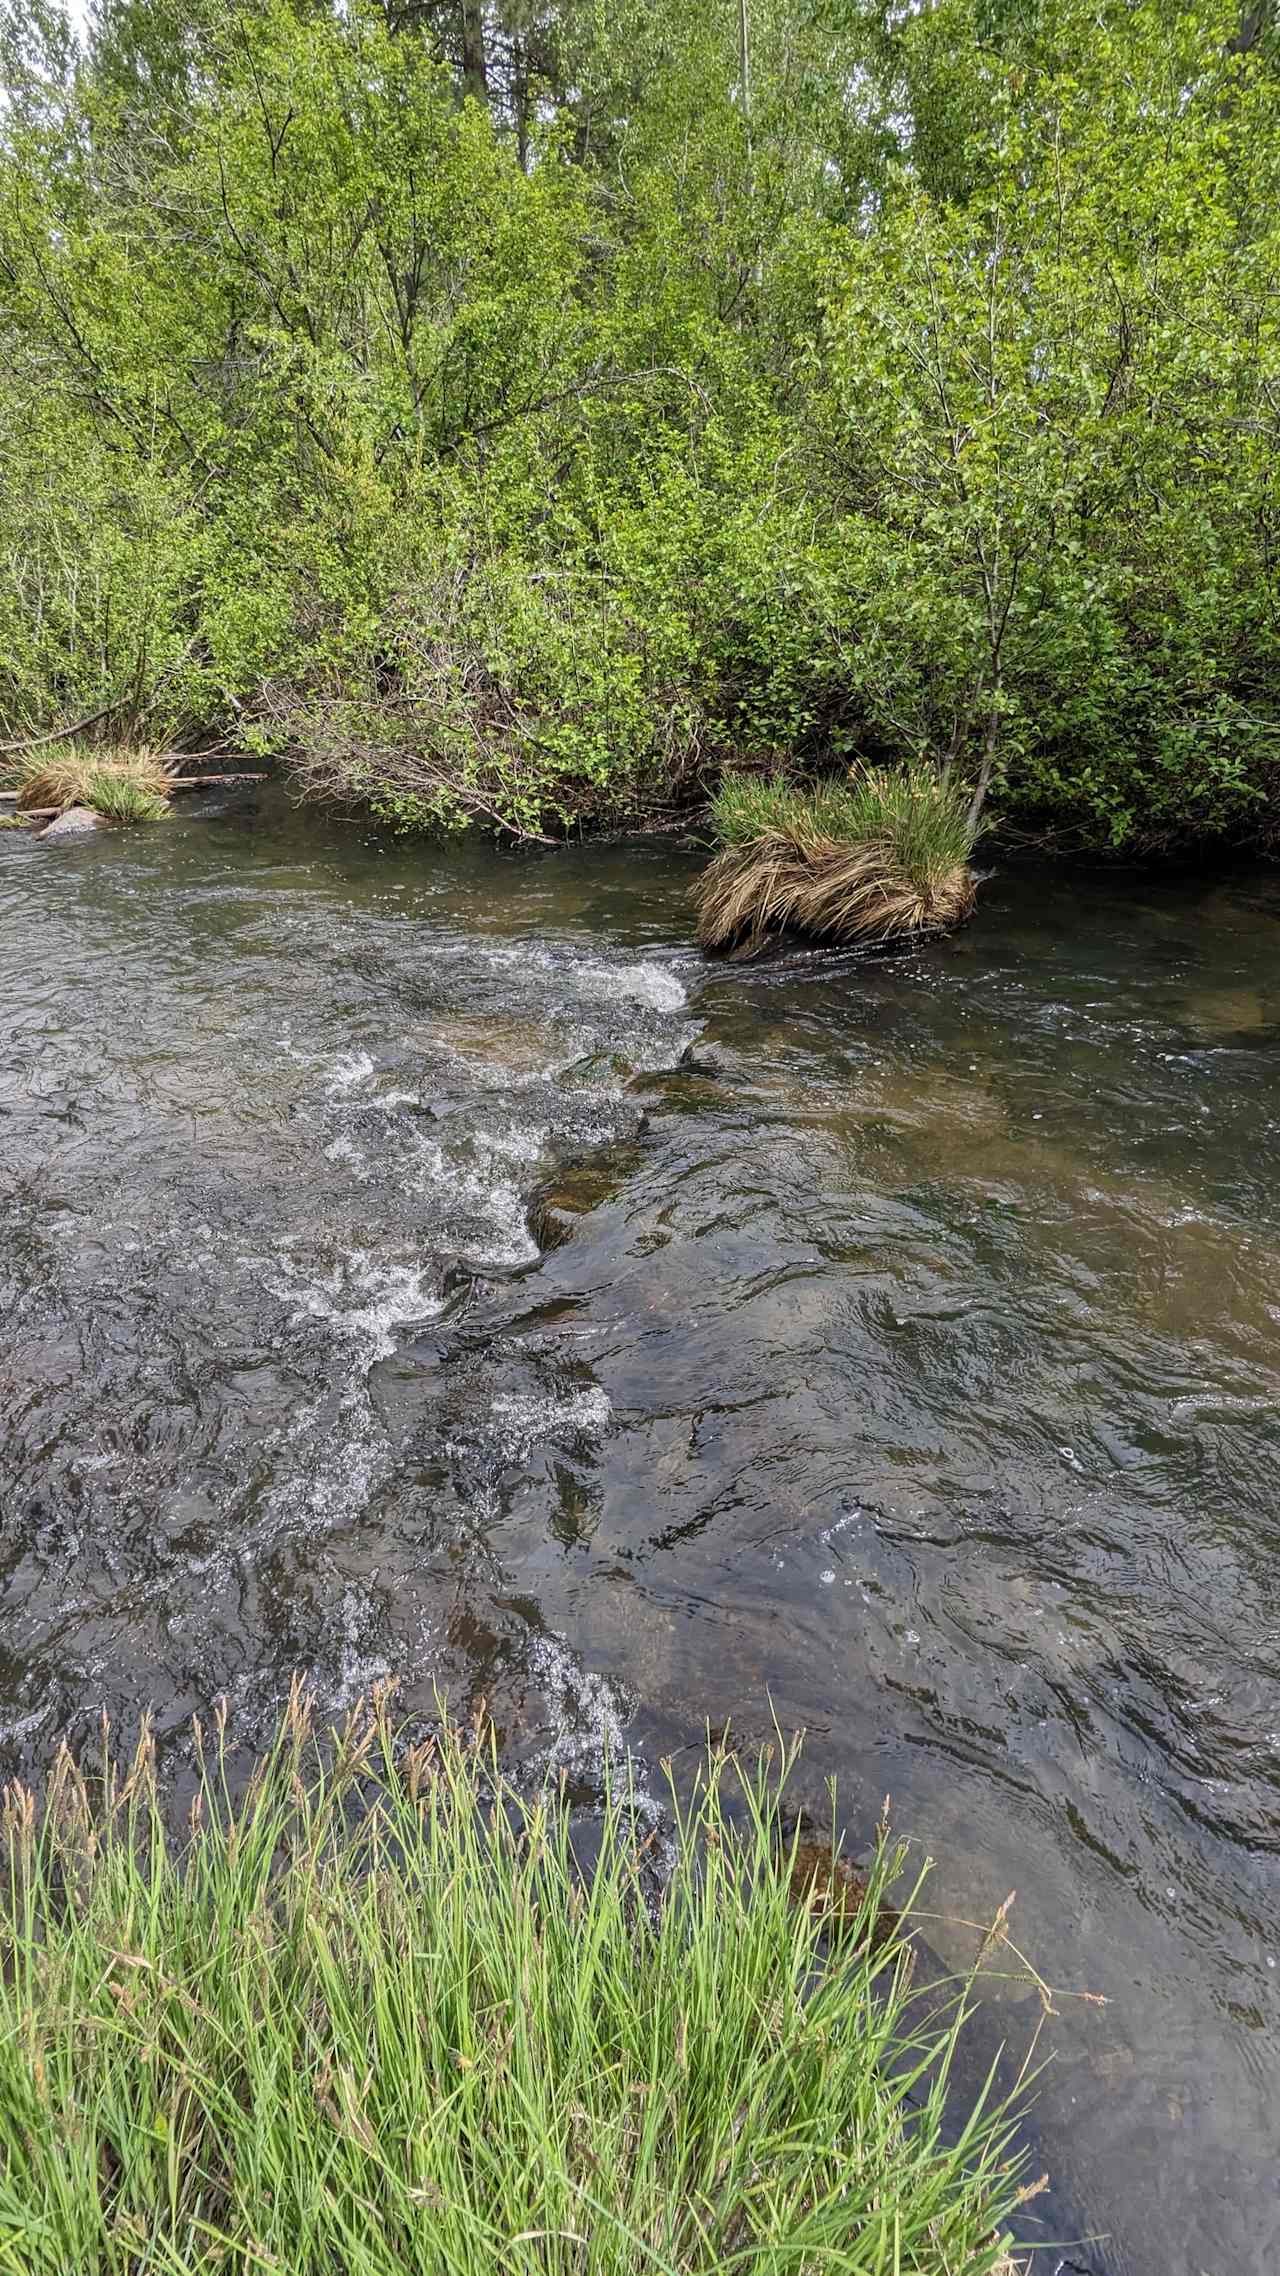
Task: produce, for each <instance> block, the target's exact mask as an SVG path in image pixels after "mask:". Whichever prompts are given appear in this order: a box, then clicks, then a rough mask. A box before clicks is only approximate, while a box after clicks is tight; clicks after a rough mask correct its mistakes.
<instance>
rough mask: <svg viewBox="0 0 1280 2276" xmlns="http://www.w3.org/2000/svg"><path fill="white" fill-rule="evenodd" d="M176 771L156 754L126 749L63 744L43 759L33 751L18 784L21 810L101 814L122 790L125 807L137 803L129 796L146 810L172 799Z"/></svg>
mask: <svg viewBox="0 0 1280 2276" xmlns="http://www.w3.org/2000/svg"><path fill="white" fill-rule="evenodd" d="M174 771H175V770H174V769H173V767H172V766H171V765H169V764H168V762H167V761H166V760H165V759H163V758H162V757H161V756H160V754H159V753H158V752H156V751H148V750H145V749H142V748H138V749H133V748H130V747H129V746H128V745H125V744H116V745H108V746H106V747H105V748H103V749H100V750H91V749H89V748H87V747H86V748H84V749H78V748H77V747H76V746H75V745H73V744H71V743H61V744H55V745H54V746H53V747H52V749H48V750H43V751H40V752H39V753H36V752H34V751H33V752H32V753H31V754H30V755H29V757H28V758H27V760H26V761H25V763H20V764H19V766H18V768H17V769H16V770H15V772H14V775H13V781H14V786H15V787H16V789H17V793H18V797H17V804H18V808H19V810H21V809H23V808H25V807H32V806H56V807H57V808H58V810H59V812H64V811H65V810H66V808H67V807H68V806H92V807H95V808H97V807H98V806H99V804H100V803H101V802H102V801H103V800H104V799H105V806H106V807H112V806H114V804H115V803H116V800H115V799H114V798H113V795H112V793H113V791H115V790H116V788H117V787H119V789H120V791H121V792H122V794H123V802H132V801H130V799H129V794H130V793H135V794H137V799H138V800H140V801H142V802H143V803H147V804H153V803H154V802H156V801H159V800H162V799H167V798H168V796H169V793H170V791H171V789H172V787H173V778H174ZM104 810H105V807H104Z"/></svg>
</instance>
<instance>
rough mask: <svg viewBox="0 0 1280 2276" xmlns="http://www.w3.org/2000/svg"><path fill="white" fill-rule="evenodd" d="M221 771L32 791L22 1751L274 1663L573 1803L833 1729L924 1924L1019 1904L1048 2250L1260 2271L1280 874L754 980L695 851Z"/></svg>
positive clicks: (13, 1399) (1279, 1580)
mask: <svg viewBox="0 0 1280 2276" xmlns="http://www.w3.org/2000/svg"><path fill="white" fill-rule="evenodd" d="M197 803H198V802H195V801H192V802H186V803H184V805H183V806H182V808H181V809H180V810H179V812H178V814H177V815H176V816H175V818H174V819H173V820H172V821H170V822H169V823H168V824H166V825H165V827H163V828H161V829H156V830H153V831H149V832H147V831H141V832H136V833H132V834H127V833H117V834H113V835H111V836H102V837H100V838H98V839H96V840H95V841H93V842H91V843H88V844H81V845H64V846H57V847H54V846H41V845H38V844H36V843H34V842H32V841H31V840H29V839H27V838H26V837H20V836H19V834H18V833H17V832H14V833H12V834H10V835H9V836H7V837H6V838H5V839H4V840H3V841H2V842H0V1003H2V1005H3V1023H2V1027H0V1221H2V1225H3V1238H2V1240H0V1291H2V1299H0V1300H2V1304H3V1320H4V1335H3V1342H2V1344H0V1399H2V1413H3V1425H4V1430H3V1452H2V1454H0V1590H2V1594H0V1606H2V1615H3V1616H2V1619H0V1768H3V1770H4V1772H5V1773H6V1774H11V1773H13V1772H15V1771H16V1772H22V1773H24V1774H33V1773H37V1774H38V1772H39V1770H40V1768H41V1766H42V1765H43V1764H44V1763H45V1762H47V1760H48V1758H49V1755H50V1753H51V1751H52V1749H53V1746H54V1745H55V1743H56V1740H57V1739H58V1737H59V1736H60V1735H61V1734H62V1733H64V1732H69V1733H71V1734H72V1735H73V1736H74V1735H75V1734H77V1733H80V1734H87V1733H88V1731H89V1730H90V1728H91V1726H92V1723H93V1721H94V1719H95V1718H96V1717H97V1715H98V1713H99V1712H100V1710H101V1708H102V1707H103V1706H104V1705H105V1706H106V1707H107V1708H108V1709H109V1710H110V1711H111V1712H112V1714H113V1715H115V1716H117V1717H119V1718H121V1719H122V1720H123V1722H124V1723H125V1725H126V1726H129V1725H131V1724H132V1723H134V1722H136V1719H137V1717H138V1715H139V1714H140V1713H141V1711H142V1710H143V1709H144V1708H145V1707H146V1706H147V1705H148V1703H154V1706H155V1709H156V1715H157V1721H158V1724H159V1727H160V1730H161V1732H162V1734H174V1736H173V1741H172V1743H173V1744H174V1745H175V1746H176V1745H178V1743H179V1741H178V1739H177V1736H176V1734H178V1733H179V1731H180V1730H181V1729H182V1727H183V1726H184V1724H185V1721H186V1719H187V1718H188V1717H189V1716H190V1715H191V1714H192V1712H193V1711H194V1710H196V1709H207V1708H208V1706H209V1704H210V1702H211V1700H212V1699H213V1698H214V1697H215V1696H216V1695H217V1694H219V1693H223V1694H225V1695H226V1697H227V1698H228V1700H229V1701H230V1708H231V1718H232V1727H233V1729H234V1730H235V1731H236V1732H237V1734H238V1735H239V1737H240V1739H241V1740H242V1742H243V1743H244V1744H245V1745H246V1746H251V1745H253V1744H255V1743H257V1742H258V1741H259V1740H261V1739H262V1738H263V1737H265V1736H266V1734H267V1733H268V1731H269V1730H270V1728H271V1725H272V1722H273V1719H274V1716H275V1714H276V1712H277V1709H278V1707H279V1704H280V1702H281V1699H282V1697H283V1695H284V1692H285V1690H286V1688H287V1684H288V1680H289V1676H290V1672H291V1671H292V1670H293V1669H295V1668H300V1669H304V1670H305V1671H306V1672H307V1674H308V1675H309V1677H310V1679H311V1680H312V1682H313V1683H314V1685H315V1687H316V1689H317V1692H318V1694H319V1698H320V1701H321V1704H322V1706H323V1707H324V1708H326V1709H330V1710H334V1711H338V1710H340V1709H341V1708H342V1707H343V1706H344V1705H346V1704H348V1703H350V1702H352V1701H353V1700H354V1699H356V1698H357V1697H358V1696H359V1694H360V1692H361V1691H362V1690H363V1689H364V1688H365V1687H367V1686H368V1685H369V1684H370V1683H371V1682H372V1681H374V1680H376V1679H378V1678H380V1677H382V1676H385V1675H389V1674H392V1673H394V1674H395V1675H396V1676H397V1677H398V1678H399V1679H400V1683H401V1693H400V1697H401V1703H402V1705H404V1706H405V1707H406V1708H407V1709H409V1710H411V1711H412V1710H415V1709H420V1710H422V1711H424V1712H425V1711H429V1710H430V1709H431V1708H432V1706H433V1702H434V1697H435V1692H436V1689H437V1687H439V1688H440V1689H441V1690H442V1691H443V1692H444V1693H445V1694H446V1695H447V1696H448V1697H449V1698H450V1699H452V1700H454V1701H456V1702H459V1703H463V1702H472V1701H475V1700H478V1699H480V1698H482V1697H483V1698H484V1699H486V1700H487V1701H488V1702H489V1706H490V1710H491V1712H492V1714H493V1715H494V1717H495V1720H496V1722H497V1724H498V1727H499V1730H500V1733H501V1735H502V1739H503V1743H504V1745H505V1746H506V1748H507V1750H508V1752H509V1754H510V1756H511V1757H512V1759H513V1760H515V1761H517V1762H521V1761H527V1762H530V1763H535V1762H542V1761H556V1762H559V1763H560V1764H562V1765H563V1766H564V1767H566V1769H567V1770H568V1771H569V1773H570V1775H571V1776H572V1777H573V1778H574V1780H575V1781H577V1783H578V1786H579V1788H580V1791H581V1792H582V1794H583V1795H584V1797H589V1796H590V1794H591V1793H592V1791H593V1789H594V1786H595V1784H596V1783H597V1781H598V1774H599V1764H600V1759H601V1752H602V1749H603V1748H604V1747H605V1746H606V1744H615V1745H619V1746H620V1745H623V1744H630V1745H631V1746H633V1747H634V1748H636V1749H637V1751H638V1753H639V1756H640V1758H641V1759H642V1761H644V1762H645V1763H647V1764H648V1765H649V1766H650V1771H651V1790H652V1791H653V1792H654V1793H655V1794H657V1793H658V1792H659V1791H660V1779H659V1776H658V1773H657V1767H656V1766H657V1764H658V1761H659V1758H660V1757H661V1756H663V1755H664V1754H666V1753H669V1752H673V1751H674V1752H675V1753H676V1754H677V1759H680V1750H691V1749H692V1748H693V1746H694V1745H695V1743H696V1741H697V1738H698V1734H699V1732H700V1731H701V1730H702V1729H703V1728H704V1727H705V1725H706V1723H707V1722H708V1721H710V1722H711V1723H712V1724H713V1725H717V1726H718V1725H722V1724H724V1723H726V1722H728V1723H731V1724H732V1726H733V1728H734V1730H735V1731H736V1732H737V1734H738V1735H739V1737H741V1738H743V1739H746V1740H753V1739H755V1738H757V1737H760V1736H764V1735H767V1734H768V1732H769V1730H770V1728H771V1718H772V1717H773V1716H775V1715H776V1717H777V1718H778V1720H779V1722H780V1723H781V1724H783V1725H784V1726H785V1727H787V1728H791V1727H793V1726H797V1725H803V1726H805V1727H806V1729H807V1731H808V1734H809V1736H808V1742H807V1749H806V1754H805V1757H804V1763H803V1767H802V1772H801V1784H802V1788H803V1791H804V1793H805V1794H806V1796H807V1797H808V1798H809V1799H810V1801H811V1802H813V1803H814V1804H816V1805H822V1803H823V1798H824V1787H825V1781H826V1780H827V1779H828V1778H829V1777H830V1776H833V1775H834V1776H836V1777H837V1779H838V1787H837V1795H838V1808H839V1810H840V1814H841V1819H842V1822H843V1823H844V1824H845V1825H846V1826H847V1829H848V1832H849V1836H850V1839H851V1841H852V1843H853V1844H854V1845H855V1846H858V1845H860V1844H862V1843H864V1842H865V1841H866V1840H867V1839H868V1838H869V1836H870V1833H871V1830H872V1827H873V1825H874V1822H875V1819H876V1817H877V1816H878V1814H879V1808H880V1803H881V1798H882V1796H884V1795H885V1794H886V1793H888V1794H890V1795H891V1796H892V1798H893V1811H894V1818H895V1822H896V1824H897V1826H898V1827H899V1829H900V1830H902V1831H904V1832H908V1833H911V1834H912V1835H914V1836H916V1837H918V1838H919V1840H920V1842H921V1843H922V1845H925V1846H927V1849H928V1850H929V1852H930V1853H931V1854H932V1855H933V1856H934V1857H935V1858H936V1859H937V1861H938V1862H937V1870H936V1874H935V1877H934V1880H933V1883H932V1902H933V1904H934V1906H935V1907H936V1910H937V1912H938V1914H939V1916H940V1917H939V1919H938V1921H937V1922H936V1924H934V1926H933V1927H932V1928H931V1931H930V1934H931V1941H932V1942H933V1944H934V1946H935V1949H936V1950H937V1951H938V1952H939V1953H940V1954H942V1955H944V1956H946V1957H948V1958H951V1957H955V1958H960V1957H962V1956H964V1955H965V1954H966V1953H969V1952H971V1951H972V1949H973V1945H974V1942H975V1938H974V1935H973V1934H972V1932H971V1931H969V1930H966V1929H963V1928H961V1927H960V1926H959V1925H957V1924H958V1923H959V1922H961V1921H979V1922H980V1921H983V1920H987V1919H989V1918H990V1917H991V1915H992V1913H993V1911H994V1909H995V1907H996V1906H997V1905H998V1904H999V1903H1000V1901H1001V1899H1002V1898H1004V1897H1005V1895H1006V1894H1007V1893H1008V1891H1009V1890H1011V1889H1013V1888H1016V1889H1017V1892H1018V1897H1017V1904H1016V1908H1015V1912H1014V1927H1015V1931H1016V1935H1017V1941H1018V1942H1019V1944H1020V1945H1021V1946H1022V1947H1023V1948H1024V1949H1025V1950H1026V1951H1027V1952H1029V1953H1030V1954H1031V1955H1032V1956H1033V1958H1034V1959H1035V1961H1036V1963H1037V1965H1038V1967H1039V1968H1040V1970H1041V1972H1042V1973H1043V1975H1044V1976H1045V1977H1046V1978H1047V1979H1048V1980H1049V1981H1050V1982H1051V1983H1052V1984H1053V1985H1054V1986H1055V1987H1057V1988H1058V1990H1059V1992H1060V1996H1059V1997H1058V1999H1057V2003H1056V2004H1057V2006H1058V2008H1059V2010H1060V2015H1059V2019H1058V2020H1057V2021H1056V2022H1055V2023H1054V2024H1053V2027H1052V2037H1051V2040H1050V2042H1049V2044H1050V2046H1051V2048H1052V2052H1053V2060H1052V2063H1051V2065H1050V2067H1049V2069H1048V2070H1047V2072H1046V2074H1045V2075H1044V2077H1043V2079H1042V2080H1041V2082H1040V2086H1039V2090H1038V2097H1037V2102H1036V2109H1035V2124H1036V2128H1037V2132H1038V2137H1039V2140H1038V2145H1037V2147H1038V2151H1039V2152H1040V2154H1042V2156H1043V2161H1044V2162H1045V2163H1046V2164H1047V2165H1048V2166H1049V2167H1050V2169H1051V2172H1052V2173H1053V2176H1054V2182H1055V2194H1054V2196H1053V2197H1052V2198H1050V2199H1048V2200H1046V2206H1047V2210H1046V2211H1045V2212H1044V2213H1043V2215H1042V2216H1041V2217H1043V2219H1044V2220H1045V2221H1046V2222H1047V2223H1048V2224H1049V2225H1048V2228H1047V2234H1048V2235H1050V2236H1058V2235H1062V2234H1064V2233H1066V2234H1069V2235H1070V2237H1071V2238H1073V2239H1081V2240H1084V2239H1088V2238H1092V2239H1093V2240H1094V2241H1079V2242H1076V2243H1073V2245H1072V2248H1071V2250H1070V2252H1069V2253H1067V2252H1064V2253H1063V2254H1062V2255H1059V2254H1058V2253H1057V2252H1055V2251H1050V2252H1047V2253H1046V2254H1045V2256H1044V2258H1043V2260H1042V2261H1039V2262H1038V2263H1037V2267H1038V2268H1039V2269H1042V2270H1045V2271H1051V2270H1052V2269H1053V2268H1054V2267H1055V2265H1057V2264H1058V2263H1059V2260H1060V2261H1061V2265H1062V2266H1063V2267H1064V2268H1080V2269H1089V2270H1103V2271H1106V2272H1108V2276H1264V2272H1274V2270H1275V2269H1276V2268H1277V2267H1280V2178H1278V2176H1280V2138H1278V2131H1277V2119H1276V2112H1277V2109H1278V2108H1280V2058H1278V2051H1277V2050H1278V2038H1277V2028H1276V2026H1277V2017H1278V2009H1280V1875H1278V1872H1277V1849H1278V1847H1280V1408H1278V1406H1277V1395H1278V1392H1280V1365H1278V1336H1280V1147H1278V1144H1277V1140H1278V1137H1280V1130H1278V1118H1280V1088H1278V1077H1280V878H1278V877H1277V876H1276V874H1275V873H1269V874H1246V875H1241V876H1239V877H1236V878H1234V879H1231V880H1227V881H1223V880H1221V879H1211V880H1208V881H1206V882H1194V881H1186V880H1180V881H1173V882H1161V883H1152V882H1150V881H1149V880H1148V881H1137V882H1135V881H1134V880H1133V879H1120V878H1110V879H1106V878H1104V879H1101V880H1099V879H1091V878H1089V877H1082V876H1081V875H1079V874H1070V873H1067V872H1057V873H1054V872H1049V873H1039V872H1028V871H1021V872H1019V871H1000V872H999V873H997V874H996V875H995V876H994V877H993V878H991V879H990V880H989V881H988V883H987V885H986V887H985V889H984V892H983V897H982V902H981V908H980V912H979V915H978V917H977V919H976V921H975V922H974V923H973V924H972V925H971V926H970V927H969V928H968V929H967V930H965V931H964V932H962V933H961V934H959V935H957V936H956V937H955V938H954V939H952V940H950V941H948V942H946V943H944V944H942V945H940V946H934V947H932V948H930V949H929V950H928V951H927V952H925V953H922V954H919V955H911V956H906V957H901V958H896V959H893V960H889V961H883V962H866V961H858V960H856V959H854V958H835V959H823V958H820V957H812V956H809V955H806V954H803V953H800V952H795V953H789V954H786V955H780V956H777V957H775V958H772V959H770V960H767V961H762V962H759V963H756V964H747V965H741V964H739V965H734V964H729V965H718V966H715V965H708V964H706V963H704V962H703V961H702V959H701V958H700V957H699V956H698V955H697V954H696V952H695V951H694V950H693V948H692V947H691V945H690V933H689V916H688V908H687V903H686V892H687V887H688V882H689V879H690V877H691V876H692V874H693V871H694V867H695V864H694V862H693V860H692V859H691V857H690V856H689V855H688V854H686V853H685V852H683V851H681V850H679V849H677V848H676V847H674V846H673V845H671V844H667V843H645V844H628V845H623V846H619V847H607V848H600V847H597V848H584V849H579V850H568V851H564V852H561V853H558V854H555V855H552V856H546V857H542V856H529V855H521V856H514V855H504V854H502V853H499V852H495V851H493V850H491V849H489V848H485V847H479V846H472V845H462V846H460V847H445V848H443V849H440V848H426V849H424V848H423V847H421V846H404V845H400V844H388V843H386V842H382V841H378V840H375V839H374V838H372V837H369V838H364V837H362V836H361V835H360V834H359V833H358V832H357V831H355V830H354V829H353V828H352V827H351V825H350V824H341V825H339V824H333V823H330V822H328V821H326V820H324V819H317V818H316V817H314V816H299V815H298V814H296V813H295V812H293V811H292V810H291V809H290V808H289V807H288V806H287V805H286V804H285V803H284V801H283V800H282V799H281V798H280V796H279V794H278V793H276V792H275V791H273V790H270V789H268V790H267V791H266V792H264V793H262V794H261V795H258V794H242V793H237V794H234V795H225V796H223V798H222V802H221V804H220V805H219V804H216V803H214V802H212V801H209V802H206V803H205V805H204V808H203V811H197V810H196V806H197ZM655 1806H656V1805H655ZM827 1806H828V1807H829V1804H828V1805H827ZM1082 1990H1084V1991H1090V1992H1094V1993H1100V1994H1103V1995H1104V1996H1105V1999H1106V2002H1107V2004H1106V2005H1105V2006H1096V2005H1093V2004H1090V2003H1085V2002H1081V2001H1079V2000H1077V1999H1075V1998H1073V1997H1072V1996H1070V1995H1071V1994H1073V1993H1075V1992H1078V1991H1082ZM991 1997H992V2005H991V2008H990V2009H989V2021H990V2027H991V2028H992V2029H993V2030H994V2031H995V2032H996V2033H997V2035H1000V2036H1003V2035H1004V2034H1005V2033H1006V2032H1007V2034H1008V2036H1009V2039H1010V2041H1011V2043H1012V2044H1014V2045H1017V2044H1018V2043H1020V2041H1021V2043H1025V2039H1026V2035H1027V2031H1028V2027H1029V2024H1030V2021H1031V2019H1032V2017H1033V2015H1034V2012H1035V2010H1036V2004H1037V2003H1036V1999H1035V1995H1034V1993H1033V1992H1032V1991H1030V1990H1029V1988H1028V1986H1027V1984H1026V1982H1025V1980H1019V1979H1017V1978H1016V1977H1015V1978H1011V1979H1010V1980H1009V1982H1008V1983H1007V1984H1006V1985H1005V1986H1004V1987H1003V1989H1002V1987H1001V1985H1000V1984H998V1983H997V1984H996V1985H995V1986H994V1987H993V1990H992V1995H991ZM1031 2213H1032V2215H1033V2216H1035V2215H1036V2208H1032V2209H1031ZM1062 2220H1066V2221H1067V2222H1068V2223H1069V2224H1070V2226H1069V2229H1068V2230H1067V2231H1065V2232H1064V2231H1063V2230H1061V2229H1059V2228H1055V2227H1054V2226H1053V2225H1052V2224H1053V2223H1054V2222H1055V2221H1062ZM1028 2233H1029V2234H1035V2233H1036V2232H1035V2230H1034V2227H1031V2228H1029V2230H1028Z"/></svg>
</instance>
